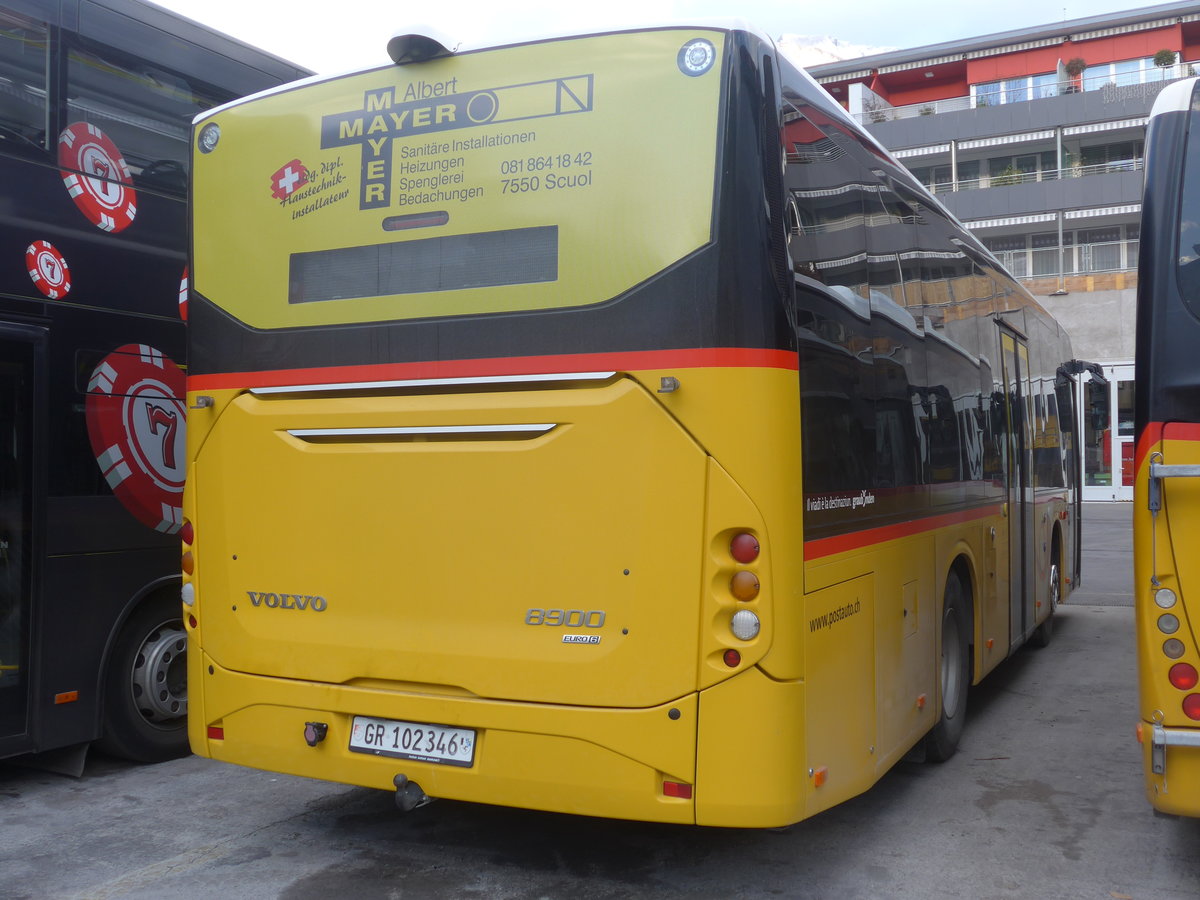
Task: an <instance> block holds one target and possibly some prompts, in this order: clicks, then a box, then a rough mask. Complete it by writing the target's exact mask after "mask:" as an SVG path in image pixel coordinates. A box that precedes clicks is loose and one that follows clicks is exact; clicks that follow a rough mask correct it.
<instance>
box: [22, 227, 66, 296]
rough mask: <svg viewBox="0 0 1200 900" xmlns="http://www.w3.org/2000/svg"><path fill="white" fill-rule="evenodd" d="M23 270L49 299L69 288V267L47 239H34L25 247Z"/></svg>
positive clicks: (64, 293) (63, 294) (64, 294)
mask: <svg viewBox="0 0 1200 900" xmlns="http://www.w3.org/2000/svg"><path fill="white" fill-rule="evenodd" d="M25 270H26V271H27V272H28V273H29V278H30V279H31V280H32V281H33V283H34V286H35V287H36V288H37V289H38V290H39V291H41V292H42V294H43V295H45V296H47V297H49V298H50V299H51V300H58V299H59V298H60V297H65V296H67V293H68V292H69V291H70V290H71V267H70V266H68V265H67V261H66V259H64V258H63V255H62V254H61V253H59V252H58V249H57V248H56V247H55V246H54V245H53V244H51V243H50V242H49V241H34V242H33V243H32V244H30V245H29V246H28V247H26V248H25Z"/></svg>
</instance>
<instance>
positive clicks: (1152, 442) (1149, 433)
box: [1134, 422, 1200, 472]
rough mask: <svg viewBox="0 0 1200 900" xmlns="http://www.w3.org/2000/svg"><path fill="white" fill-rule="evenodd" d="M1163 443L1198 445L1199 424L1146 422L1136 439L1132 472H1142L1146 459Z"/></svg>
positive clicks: (1199, 436) (1199, 435)
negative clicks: (1190, 443)
mask: <svg viewBox="0 0 1200 900" xmlns="http://www.w3.org/2000/svg"><path fill="white" fill-rule="evenodd" d="M1163 441H1190V442H1194V443H1200V422H1147V423H1146V427H1145V428H1143V429H1142V433H1141V435H1140V436H1139V437H1138V442H1137V452H1136V453H1135V454H1134V471H1135V472H1140V471H1142V465H1143V464H1144V463H1145V462H1146V457H1147V456H1149V455H1150V454H1151V453H1153V452H1155V451H1156V450H1157V449H1158V446H1159V444H1161V443H1162V442H1163Z"/></svg>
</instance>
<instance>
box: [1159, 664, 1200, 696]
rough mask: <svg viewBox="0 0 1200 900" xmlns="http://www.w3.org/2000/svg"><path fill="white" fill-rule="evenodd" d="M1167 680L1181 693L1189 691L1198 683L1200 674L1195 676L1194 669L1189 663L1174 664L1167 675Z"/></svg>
mask: <svg viewBox="0 0 1200 900" xmlns="http://www.w3.org/2000/svg"><path fill="white" fill-rule="evenodd" d="M1167 678H1168V679H1169V680H1170V682H1171V684H1172V685H1174V686H1175V687H1177V688H1179V689H1180V690H1181V691H1190V690H1191V689H1192V688H1194V687H1195V686H1196V684H1197V683H1198V682H1200V674H1197V672H1196V667H1195V666H1193V665H1191V664H1189V663H1175V665H1173V666H1171V671H1170V672H1168V673H1167Z"/></svg>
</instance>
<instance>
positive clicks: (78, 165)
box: [58, 122, 137, 232]
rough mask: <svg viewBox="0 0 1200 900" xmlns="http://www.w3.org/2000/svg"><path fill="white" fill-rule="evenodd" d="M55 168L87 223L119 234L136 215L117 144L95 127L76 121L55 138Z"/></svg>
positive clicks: (126, 168)
mask: <svg viewBox="0 0 1200 900" xmlns="http://www.w3.org/2000/svg"><path fill="white" fill-rule="evenodd" d="M58 168H59V173H60V174H61V175H62V180H63V184H65V185H66V186H67V193H69V194H70V195H71V199H72V200H74V201H75V205H76V206H78V207H79V209H80V211H81V212H82V213H83V214H84V215H85V216H87V218H88V221H89V222H91V223H92V224H93V225H95V226H96V227H97V228H101V229H103V230H104V231H113V232H117V231H122V230H124V229H126V228H128V227H129V225H130V224H131V223H132V222H133V217H134V216H135V215H137V192H136V191H134V189H133V176H132V175H131V174H130V171H129V166H128V165H126V164H125V160H124V158H123V157H122V156H121V151H120V150H118V149H117V145H116V144H114V143H113V142H112V140H111V139H109V137H108V136H107V135H106V134H105V133H104V132H103V131H101V130H100V129H99V128H97V127H96V126H95V125H89V124H88V123H86V122H76V123H75V124H73V125H68V126H67V127H66V128H64V129H63V132H62V134H60V135H59V136H58Z"/></svg>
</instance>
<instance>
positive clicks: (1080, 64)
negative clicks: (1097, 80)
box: [1063, 56, 1087, 94]
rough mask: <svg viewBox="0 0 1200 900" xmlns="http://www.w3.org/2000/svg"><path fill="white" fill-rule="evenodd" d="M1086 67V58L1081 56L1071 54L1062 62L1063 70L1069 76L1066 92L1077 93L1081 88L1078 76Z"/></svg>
mask: <svg viewBox="0 0 1200 900" xmlns="http://www.w3.org/2000/svg"><path fill="white" fill-rule="evenodd" d="M1086 68H1087V60H1086V59H1084V58H1083V57H1082V56H1073V57H1071V59H1068V60H1067V61H1066V62H1065V63H1063V70H1064V71H1065V72H1066V73H1067V74H1068V75H1069V76H1070V77H1071V83H1070V84H1068V85H1067V91H1066V92H1067V93H1068V94H1078V93H1079V92H1080V91H1081V90H1082V85H1081V83H1080V80H1079V76H1081V75H1082V74H1083V72H1084V70H1085V69H1086Z"/></svg>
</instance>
